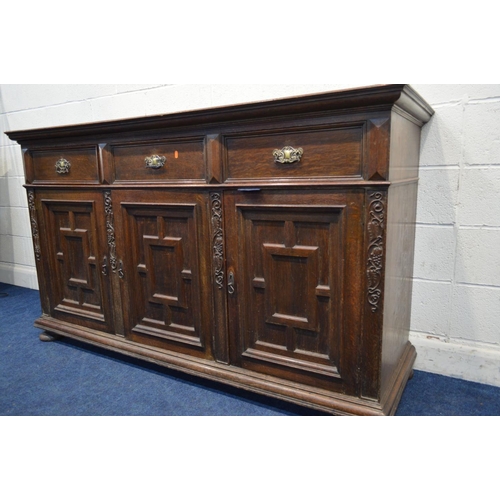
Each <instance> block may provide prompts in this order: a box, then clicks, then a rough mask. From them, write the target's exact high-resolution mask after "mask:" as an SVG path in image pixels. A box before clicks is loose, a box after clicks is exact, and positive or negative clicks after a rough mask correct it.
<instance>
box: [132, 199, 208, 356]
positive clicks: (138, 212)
mask: <svg viewBox="0 0 500 500" xmlns="http://www.w3.org/2000/svg"><path fill="white" fill-rule="evenodd" d="M122 207H123V209H124V213H125V214H126V215H125V218H126V226H127V232H128V234H129V235H130V237H131V238H132V243H131V247H132V250H131V255H130V257H129V258H130V259H131V266H132V267H131V273H130V276H129V279H130V281H131V283H132V284H133V286H132V289H133V290H135V291H136V293H135V297H136V298H135V300H133V304H132V307H131V317H132V325H131V329H132V331H133V332H134V333H137V334H140V335H146V336H149V337H155V338H161V339H166V340H170V341H174V342H177V343H180V344H186V345H190V346H197V347H200V346H202V341H201V338H200V325H199V321H200V319H199V304H200V298H199V291H198V287H196V286H194V287H193V277H195V279H197V276H198V259H197V252H196V248H197V236H196V235H197V232H196V224H195V212H196V205H186V204H182V205H181V204H179V205H174V204H172V205H158V204H154V205H153V204H146V203H145V204H127V203H123V204H122Z"/></svg>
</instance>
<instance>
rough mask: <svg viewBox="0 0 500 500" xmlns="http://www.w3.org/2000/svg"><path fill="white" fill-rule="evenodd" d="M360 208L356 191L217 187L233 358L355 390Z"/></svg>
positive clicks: (239, 362)
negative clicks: (222, 213)
mask: <svg viewBox="0 0 500 500" xmlns="http://www.w3.org/2000/svg"><path fill="white" fill-rule="evenodd" d="M362 207H363V195H362V193H360V192H359V193H356V192H341V191H337V192H335V191H332V192H320V191H318V192H316V193H311V192H310V191H309V192H308V193H307V192H297V191H289V192H283V191H269V192H265V191H262V192H252V193H245V192H234V193H227V194H226V195H225V214H226V240H227V262H228V269H227V271H228V280H229V283H230V287H229V290H228V293H229V300H228V303H229V318H230V329H231V360H232V363H233V364H236V365H238V366H241V367H242V368H246V369H250V370H253V371H258V372H261V373H263V374H268V375H275V376H278V377H281V378H285V379H288V380H289V381H291V382H294V383H301V384H307V385H311V386H314V387H318V388H322V389H329V390H334V391H337V392H343V393H346V394H354V393H355V392H356V391H357V387H356V386H357V380H356V377H357V374H356V373H355V369H354V367H356V366H357V363H356V353H357V352H358V341H359V340H358V339H359V331H360V322H361V317H360V315H361V313H360V311H361V310H362V308H360V307H359V304H358V301H359V289H360V286H361V281H362V280H361V271H360V270H361V269H362V255H363V251H362V241H363V238H362ZM233 282H234V284H232V283H233Z"/></svg>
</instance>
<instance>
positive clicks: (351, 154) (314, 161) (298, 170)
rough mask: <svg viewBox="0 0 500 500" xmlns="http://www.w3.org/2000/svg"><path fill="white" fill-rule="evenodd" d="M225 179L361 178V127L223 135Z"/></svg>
mask: <svg viewBox="0 0 500 500" xmlns="http://www.w3.org/2000/svg"><path fill="white" fill-rule="evenodd" d="M225 147H226V151H227V156H226V179H227V180H228V181H231V180H246V179H248V180H251V179H271V178H273V179H296V178H308V179H311V178H326V177H361V176H362V162H363V155H362V151H363V125H361V124H360V125H359V126H349V127H338V126H337V127H329V128H321V129H316V130H308V131H276V132H271V133H269V132H266V133H265V134H255V135H238V136H226V137H225Z"/></svg>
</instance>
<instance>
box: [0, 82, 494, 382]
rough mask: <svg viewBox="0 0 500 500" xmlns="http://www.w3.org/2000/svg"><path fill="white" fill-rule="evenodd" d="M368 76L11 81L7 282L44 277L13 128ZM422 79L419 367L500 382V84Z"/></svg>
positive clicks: (1, 116)
mask: <svg viewBox="0 0 500 500" xmlns="http://www.w3.org/2000/svg"><path fill="white" fill-rule="evenodd" d="M363 85H370V84H369V83H362V84H287V85H255V84H251V85H250V84H247V85H226V84H224V85H209V84H175V85H167V84H118V85H114V84H102V85H101V84H92V85H24V84H23V85H0V132H1V133H0V281H4V282H8V283H14V284H17V285H20V286H30V287H36V279H35V278H36V275H35V272H34V267H33V266H34V258H33V249H32V245H31V241H30V237H29V230H30V228H29V221H28V219H27V213H28V212H27V204H26V195H25V192H24V188H23V187H22V184H23V182H24V178H23V169H22V160H21V152H20V148H19V147H18V146H17V145H13V144H12V143H11V142H10V141H9V140H8V138H7V137H6V136H5V135H3V132H4V131H5V130H15V129H26V128H38V127H49V126H57V125H65V124H74V123H84V122H92V121H103V120H110V119H116V118H128V117H139V116H145V115H156V114H163V113H171V112H176V111H183V110H190V109H200V108H207V107H211V106H223V105H230V104H235V103H244V102H251V101H258V100H270V99H276V98H280V97H287V96H292V95H299V94H308V93H315V92H322V91H327V90H336V89H340V88H350V87H357V86H363ZM413 87H414V88H415V89H416V90H417V91H418V92H419V93H420V94H421V95H422V96H423V97H424V98H425V99H426V100H427V101H428V102H429V103H430V104H431V105H433V107H434V109H435V111H436V115H435V116H434V117H433V119H432V120H431V122H430V123H429V124H427V125H426V126H425V127H424V129H423V131H422V147H421V182H420V186H419V198H418V210H417V238H416V253H415V267H414V276H415V278H414V287H413V305H412V326H411V328H412V334H411V338H412V341H413V342H414V343H415V345H416V346H417V351H418V354H419V357H418V358H417V365H416V368H420V369H424V370H427V371H432V372H435V373H443V374H448V375H452V376H455V377H461V378H466V379H468V380H476V381H479V382H484V383H491V384H494V385H498V386H500V370H499V369H498V366H499V365H500V257H499V256H500V252H499V251H498V249H499V248H500V198H499V193H500V85H498V84H477V85H473V84H456V85H451V84H413ZM478 356H479V359H478ZM483 361H484V362H483ZM495 361H497V363H495Z"/></svg>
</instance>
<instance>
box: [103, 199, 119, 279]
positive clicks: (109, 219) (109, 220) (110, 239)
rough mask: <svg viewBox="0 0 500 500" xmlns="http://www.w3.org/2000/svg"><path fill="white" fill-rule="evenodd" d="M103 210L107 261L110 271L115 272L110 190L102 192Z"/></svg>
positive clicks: (116, 264) (115, 262) (114, 244)
mask: <svg viewBox="0 0 500 500" xmlns="http://www.w3.org/2000/svg"><path fill="white" fill-rule="evenodd" d="M104 212H105V213H106V233H107V235H108V247H109V263H110V266H111V271H113V272H114V273H116V271H117V269H118V261H117V258H116V241H115V226H114V224H115V222H114V215H113V204H112V200H111V192H110V191H105V192H104Z"/></svg>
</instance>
